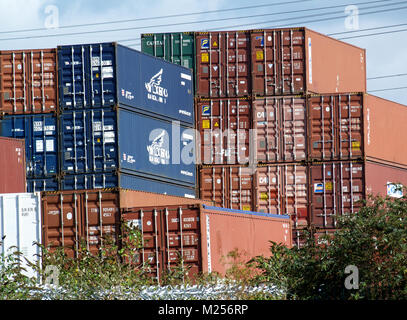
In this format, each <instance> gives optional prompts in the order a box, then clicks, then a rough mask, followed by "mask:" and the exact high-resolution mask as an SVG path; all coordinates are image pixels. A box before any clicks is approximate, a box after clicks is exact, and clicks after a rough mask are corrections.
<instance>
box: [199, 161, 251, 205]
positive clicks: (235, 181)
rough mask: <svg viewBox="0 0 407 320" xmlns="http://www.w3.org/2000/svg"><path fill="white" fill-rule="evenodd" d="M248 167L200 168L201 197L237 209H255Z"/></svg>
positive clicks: (215, 203)
mask: <svg viewBox="0 0 407 320" xmlns="http://www.w3.org/2000/svg"><path fill="white" fill-rule="evenodd" d="M254 180H255V176H254V175H253V172H252V171H251V169H250V168H248V167H243V166H211V167H209V166H208V167H203V168H200V170H199V187H200V198H201V199H202V200H206V201H212V203H214V205H215V206H218V207H223V208H231V209H237V210H245V211H251V210H255V204H254V198H253V196H254V194H253V183H254Z"/></svg>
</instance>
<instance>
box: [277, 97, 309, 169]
mask: <svg viewBox="0 0 407 320" xmlns="http://www.w3.org/2000/svg"><path fill="white" fill-rule="evenodd" d="M280 109H281V116H282V119H281V121H280V124H281V130H282V134H281V137H282V143H281V146H282V150H281V152H282V155H281V159H283V160H284V161H304V160H306V103H305V99H302V98H294V97H291V98H282V99H281V107H280Z"/></svg>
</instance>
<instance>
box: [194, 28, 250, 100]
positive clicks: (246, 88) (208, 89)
mask: <svg viewBox="0 0 407 320" xmlns="http://www.w3.org/2000/svg"><path fill="white" fill-rule="evenodd" d="M195 50H196V78H197V80H196V95H198V96H200V97H204V98H220V97H244V96H248V95H250V93H251V72H250V70H251V66H250V65H251V63H250V33H249V32H248V31H230V32H229V31H227V32H198V33H196V34H195Z"/></svg>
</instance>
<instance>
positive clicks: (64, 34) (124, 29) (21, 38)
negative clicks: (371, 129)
mask: <svg viewBox="0 0 407 320" xmlns="http://www.w3.org/2000/svg"><path fill="white" fill-rule="evenodd" d="M375 2H377V1H375ZM400 3H407V1H402V2H397V3H392V4H386V5H380V6H371V7H365V8H364V9H372V8H378V7H387V6H393V5H396V4H400ZM404 8H407V7H402V8H393V9H387V10H379V11H375V12H366V13H363V14H374V13H380V12H387V11H394V10H401V9H404ZM341 12H342V11H341ZM335 13H338V12H337V11H336V12H328V13H319V14H314V15H308V16H303V17H317V16H326V15H332V14H335ZM273 14H275V13H271V14H262V15H249V16H241V17H230V18H223V19H211V20H201V21H191V22H178V23H168V24H162V25H151V26H141V27H128V28H120V29H105V30H94V31H82V32H73V33H62V34H48V35H32V36H24V37H14V38H3V39H0V41H6V40H26V39H34V38H48V37H61V36H73V35H83V34H92V33H101V32H104V33H105V32H117V31H129V30H137V29H148V28H158V27H170V26H179V25H189V24H198V23H199V24H202V23H206V22H216V21H224V20H236V19H246V18H253V17H258V16H265V15H273ZM361 14H362V13H361ZM361 14H360V15H361ZM339 18H343V16H340V17H334V18H325V19H322V20H313V21H309V22H316V21H325V20H331V19H339ZM293 19H298V17H292V18H285V19H281V20H273V21H274V22H276V21H287V20H293ZM269 22H270V21H262V22H256V23H250V24H244V25H242V24H240V25H237V26H246V25H257V24H263V23H269ZM300 23H303V22H300ZM229 27H230V26H229ZM229 27H218V28H216V29H224V28H229ZM206 30H211V29H206ZM202 31H205V30H202Z"/></svg>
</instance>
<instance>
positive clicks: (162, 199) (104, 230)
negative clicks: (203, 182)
mask: <svg viewBox="0 0 407 320" xmlns="http://www.w3.org/2000/svg"><path fill="white" fill-rule="evenodd" d="M41 202H42V204H41V207H42V243H43V244H44V245H45V246H50V247H51V249H52V248H55V247H59V246H63V247H65V248H66V249H65V252H66V253H67V254H68V255H69V256H71V257H73V256H75V255H76V253H77V252H78V249H79V245H80V241H82V240H84V241H85V244H86V248H87V249H88V250H90V251H91V252H92V253H95V252H97V250H98V249H99V248H100V245H101V244H102V243H103V238H104V237H105V236H111V237H113V239H115V240H116V241H117V237H118V232H119V230H120V211H121V210H122V209H127V208H132V207H135V206H144V205H145V206H152V205H184V204H196V203H205V204H211V202H205V201H201V200H198V199H188V198H183V197H176V196H167V195H162V194H155V193H150V192H143V191H134V190H126V189H111V190H107V189H100V190H99V189H96V190H77V191H58V192H42V193H41Z"/></svg>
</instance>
